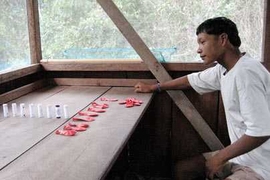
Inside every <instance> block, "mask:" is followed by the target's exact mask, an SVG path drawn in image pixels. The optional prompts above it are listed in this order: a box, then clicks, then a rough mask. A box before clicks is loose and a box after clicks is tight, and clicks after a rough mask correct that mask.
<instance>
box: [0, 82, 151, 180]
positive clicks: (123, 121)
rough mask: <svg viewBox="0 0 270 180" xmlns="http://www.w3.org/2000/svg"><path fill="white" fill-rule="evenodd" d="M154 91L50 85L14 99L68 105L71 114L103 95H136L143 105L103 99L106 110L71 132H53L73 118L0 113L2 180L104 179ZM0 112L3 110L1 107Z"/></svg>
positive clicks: (26, 102)
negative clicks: (81, 129)
mask: <svg viewBox="0 0 270 180" xmlns="http://www.w3.org/2000/svg"><path fill="white" fill-rule="evenodd" d="M152 96H153V94H138V93H135V92H134V89H133V88H130V87H124V88H123V87H89V86H54V87H47V88H43V89H40V90H37V91H34V92H32V93H30V94H28V95H25V96H23V97H21V98H18V99H16V100H14V101H11V102H9V103H8V104H9V105H10V104H11V103H12V102H16V103H17V104H19V103H25V104H26V108H27V105H28V104H29V103H34V104H37V103H41V104H43V105H44V106H45V105H46V104H51V105H55V104H60V105H63V104H67V105H68V107H69V114H70V116H71V117H72V116H74V115H76V114H77V113H78V112H79V111H80V110H83V109H86V108H87V107H88V106H89V105H90V103H91V102H93V101H96V102H98V103H104V102H101V101H100V98H101V97H106V98H116V99H119V100H124V99H126V98H128V97H135V98H137V99H140V100H142V101H143V104H142V105H141V106H136V107H132V108H125V106H124V105H119V104H118V102H106V103H108V104H109V108H108V109H107V110H106V112H105V113H102V114H100V115H99V116H98V117H96V120H95V121H93V122H91V123H89V124H90V128H89V129H88V130H87V131H85V132H80V133H77V135H76V136H74V137H67V136H60V135H56V134H55V130H56V129H62V127H63V126H64V125H66V124H67V123H68V122H70V121H71V119H65V118H60V119H56V118H52V119H48V118H37V117H35V118H29V116H28V115H26V117H8V118H3V114H2V112H1V114H0V115H1V118H0V132H1V136H0V141H1V147H0V156H1V161H0V168H1V171H0V179H1V180H12V179H23V180H28V179H46V180H47V179H50V180H53V179H57V180H58V179H65V180H73V179H80V180H83V179H93V180H94V179H104V178H105V177H106V175H107V173H108V171H109V170H110V168H111V167H112V165H113V164H114V162H115V160H116V159H117V157H118V155H119V154H120V152H121V150H122V149H123V148H124V146H125V144H126V143H127V141H128V139H129V137H130V136H131V134H132V132H133V131H134V129H135V128H136V126H137V124H138V123H139V121H140V119H141V117H142V115H143V113H144V112H145V110H146V109H147V107H148V105H149V103H150V101H151V99H152ZM1 111H2V110H1Z"/></svg>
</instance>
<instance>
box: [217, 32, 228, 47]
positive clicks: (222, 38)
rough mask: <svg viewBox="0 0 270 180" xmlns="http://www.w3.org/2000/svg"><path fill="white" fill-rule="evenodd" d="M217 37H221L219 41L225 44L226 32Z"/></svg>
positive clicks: (226, 39)
mask: <svg viewBox="0 0 270 180" xmlns="http://www.w3.org/2000/svg"><path fill="white" fill-rule="evenodd" d="M219 37H220V38H221V42H222V44H223V45H225V44H226V43H227V42H228V40H229V39H228V34H226V33H222V34H221V35H220V36H219Z"/></svg>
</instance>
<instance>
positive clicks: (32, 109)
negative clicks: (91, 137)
mask: <svg viewBox="0 0 270 180" xmlns="http://www.w3.org/2000/svg"><path fill="white" fill-rule="evenodd" d="M25 106H26V105H25V103H20V104H19V108H18V105H17V103H12V104H11V112H12V116H13V117H18V116H20V117H26V108H25ZM28 114H29V117H30V118H34V117H38V118H44V117H47V118H54V117H55V118H57V119H58V118H61V117H62V114H63V116H64V118H69V115H68V105H63V106H61V105H55V106H54V113H53V105H50V104H48V105H46V113H44V110H43V105H42V104H33V103H30V104H28ZM45 115H46V116H45ZM3 116H4V118H7V117H10V111H9V106H8V104H3Z"/></svg>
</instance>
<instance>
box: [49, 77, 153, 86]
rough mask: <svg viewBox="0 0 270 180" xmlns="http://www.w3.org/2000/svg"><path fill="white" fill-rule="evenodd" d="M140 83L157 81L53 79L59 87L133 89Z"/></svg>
mask: <svg viewBox="0 0 270 180" xmlns="http://www.w3.org/2000/svg"><path fill="white" fill-rule="evenodd" d="M138 81H142V82H145V83H156V82H157V80H156V79H144V80H141V79H140V80H139V79H107V78H53V82H55V83H56V84H57V85H70V86H75V85H76V86H116V87H117V86H122V87H131V86H132V87H133V86H135V84H136V83H137V82H138Z"/></svg>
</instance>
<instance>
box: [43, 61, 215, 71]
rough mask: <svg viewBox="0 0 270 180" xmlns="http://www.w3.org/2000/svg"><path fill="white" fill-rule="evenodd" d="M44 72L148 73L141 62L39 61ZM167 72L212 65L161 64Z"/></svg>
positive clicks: (195, 69)
mask: <svg viewBox="0 0 270 180" xmlns="http://www.w3.org/2000/svg"><path fill="white" fill-rule="evenodd" d="M41 65H42V67H43V68H44V70H46V71H149V69H148V68H147V66H146V65H145V63H143V62H142V61H141V60H139V59H138V60H130V59H124V60H118V59H111V60H109V59H108V60H101V61H99V60H93V59H84V60H76V59H49V60H41ZM162 65H163V66H164V67H165V68H166V69H167V70H168V71H201V70H204V69H206V68H208V67H211V66H213V65H204V64H203V63H162Z"/></svg>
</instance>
